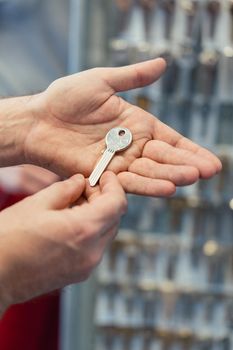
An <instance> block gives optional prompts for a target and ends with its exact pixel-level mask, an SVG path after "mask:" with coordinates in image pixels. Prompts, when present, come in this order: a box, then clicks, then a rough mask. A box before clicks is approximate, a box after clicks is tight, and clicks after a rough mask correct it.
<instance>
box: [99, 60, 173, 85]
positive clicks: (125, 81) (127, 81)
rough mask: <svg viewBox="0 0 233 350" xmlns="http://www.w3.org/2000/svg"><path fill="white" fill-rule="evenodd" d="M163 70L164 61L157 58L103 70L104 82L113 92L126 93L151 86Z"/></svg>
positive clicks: (164, 67)
mask: <svg viewBox="0 0 233 350" xmlns="http://www.w3.org/2000/svg"><path fill="white" fill-rule="evenodd" d="M165 69H166V62H165V60H164V59H163V58H157V59H153V60H149V61H145V62H141V63H137V64H131V65H129V66H124V67H117V68H105V69H104V71H105V74H104V80H105V81H107V82H108V84H109V86H110V87H111V88H112V89H114V90H115V92H118V91H126V90H130V89H135V88H139V87H143V86H146V85H149V84H152V83H153V82H154V81H156V80H158V79H159V78H160V76H161V75H162V74H163V73H164V71H165ZM102 74H103V72H102ZM102 77H103V76H102Z"/></svg>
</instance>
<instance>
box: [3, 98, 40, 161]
mask: <svg viewBox="0 0 233 350" xmlns="http://www.w3.org/2000/svg"><path fill="white" fill-rule="evenodd" d="M30 99H31V96H24V97H16V98H6V99H2V100H0V166H1V167H3V166H11V165H16V164H22V163H24V162H25V159H24V142H25V139H26V136H27V133H28V132H29V129H30V127H31V125H32V123H33V120H34V119H33V114H32V112H31V110H30V108H29V101H30Z"/></svg>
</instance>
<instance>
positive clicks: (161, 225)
mask: <svg viewBox="0 0 233 350" xmlns="http://www.w3.org/2000/svg"><path fill="white" fill-rule="evenodd" d="M158 56H162V57H164V58H165V59H166V60H167V63H168V69H167V72H166V74H165V75H164V77H163V78H162V79H161V80H160V81H159V82H157V83H155V84H153V85H151V86H149V87H146V88H143V89H136V90H134V91H130V92H126V93H123V94H122V96H123V97H124V98H126V99H127V100H129V101H130V102H131V103H134V104H137V105H139V106H140V107H142V108H144V109H146V110H148V111H150V112H151V113H153V114H154V115H156V116H157V117H158V118H160V119H161V120H162V121H163V122H165V123H167V124H169V125H170V126H172V127H173V128H175V129H176V130H177V131H179V132H181V133H182V134H184V135H185V136H187V137H189V138H191V139H192V140H194V141H196V142H198V143H200V144H202V145H203V146H205V147H207V148H209V149H211V150H212V151H214V152H215V153H216V154H217V155H218V156H219V157H220V158H221V160H222V163H223V171H222V172H221V174H219V175H218V176H216V177H215V178H214V179H213V180H211V181H199V182H198V183H197V184H195V185H192V186H188V187H183V188H179V189H178V190H177V193H176V195H175V196H173V197H172V198H169V199H160V198H146V197H139V196H129V210H128V214H127V215H126V216H125V217H124V219H123V221H122V225H121V228H120V232H119V235H118V237H117V239H116V240H115V242H114V243H113V244H112V246H111V247H110V249H109V251H108V252H107V253H106V254H105V256H104V259H103V261H102V263H101V264H100V266H99V268H98V270H97V272H96V273H95V275H94V276H93V277H92V278H91V279H90V280H89V281H88V282H86V283H83V284H80V285H77V286H70V287H67V288H66V289H65V290H64V291H62V292H60V293H59V292H57V293H54V294H53V295H48V296H44V297H42V298H39V299H37V300H34V301H32V302H30V303H26V304H23V305H20V306H14V307H12V308H11V309H10V310H9V311H8V312H7V313H6V315H5V317H4V318H3V320H2V321H0V349H1V350H14V349H17V348H18V346H17V344H19V342H20V344H21V348H22V349H24V350H27V349H30V350H37V349H38V350H42V349H43V350H45V349H50V350H55V349H58V348H59V349H61V350H76V349H77V350H233V152H232V150H233V1H232V0H0V95H1V96H3V97H7V96H16V95H23V94H31V93H36V92H38V91H41V90H43V89H45V88H46V87H47V86H48V84H49V83H51V82H52V81H53V80H54V79H56V78H58V77H60V76H63V75H66V74H71V73H74V72H77V71H80V70H83V69H87V68H91V67H95V66H120V65H125V64H130V63H135V62H138V61H142V60H146V59H148V58H153V57H158ZM57 179H58V178H57V177H56V175H54V174H52V173H49V172H47V171H44V170H41V169H39V168H36V167H31V166H30V167H28V166H21V167H16V168H11V169H2V170H0V183H1V196H0V203H1V207H2V208H3V207H6V206H7V205H10V204H12V203H14V202H15V201H17V200H19V199H21V198H23V197H24V196H26V195H28V194H30V193H34V192H36V191H38V190H39V189H41V188H43V187H45V186H47V185H48V184H50V183H52V182H54V181H57Z"/></svg>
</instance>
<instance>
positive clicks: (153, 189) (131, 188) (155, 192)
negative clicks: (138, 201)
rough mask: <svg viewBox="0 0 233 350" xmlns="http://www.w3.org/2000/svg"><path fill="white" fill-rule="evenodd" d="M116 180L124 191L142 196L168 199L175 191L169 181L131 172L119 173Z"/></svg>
mask: <svg viewBox="0 0 233 350" xmlns="http://www.w3.org/2000/svg"><path fill="white" fill-rule="evenodd" d="M118 178H119V180H120V183H121V185H122V187H123V188H124V190H125V191H126V192H128V193H134V194H139V195H144V196H153V197H169V196H171V195H173V194H174V193H175V191H176V187H175V185H174V184H173V183H172V182H171V181H166V180H158V179H151V178H148V177H144V176H141V175H138V174H134V173H131V172H121V173H119V174H118Z"/></svg>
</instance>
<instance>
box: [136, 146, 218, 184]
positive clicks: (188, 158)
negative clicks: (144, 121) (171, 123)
mask: <svg viewBox="0 0 233 350" xmlns="http://www.w3.org/2000/svg"><path fill="white" fill-rule="evenodd" d="M203 153H204V155H203ZM201 154H202V156H201V155H200V152H199V154H198V152H193V151H192V150H190V149H189V148H188V149H187V148H177V147H173V146H171V145H170V144H168V143H167V142H163V141H157V140H152V141H149V142H147V144H146V146H145V147H144V150H143V157H146V158H149V159H152V160H154V161H156V162H158V163H162V164H172V165H185V166H193V167H195V168H197V169H198V171H199V174H200V177H202V178H205V179H207V178H210V177H211V176H213V175H215V174H216V173H217V171H218V167H217V164H216V162H215V161H213V160H212V159H211V157H210V156H209V157H208V156H205V152H204V151H203V152H201ZM213 158H215V157H214V156H213Z"/></svg>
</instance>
